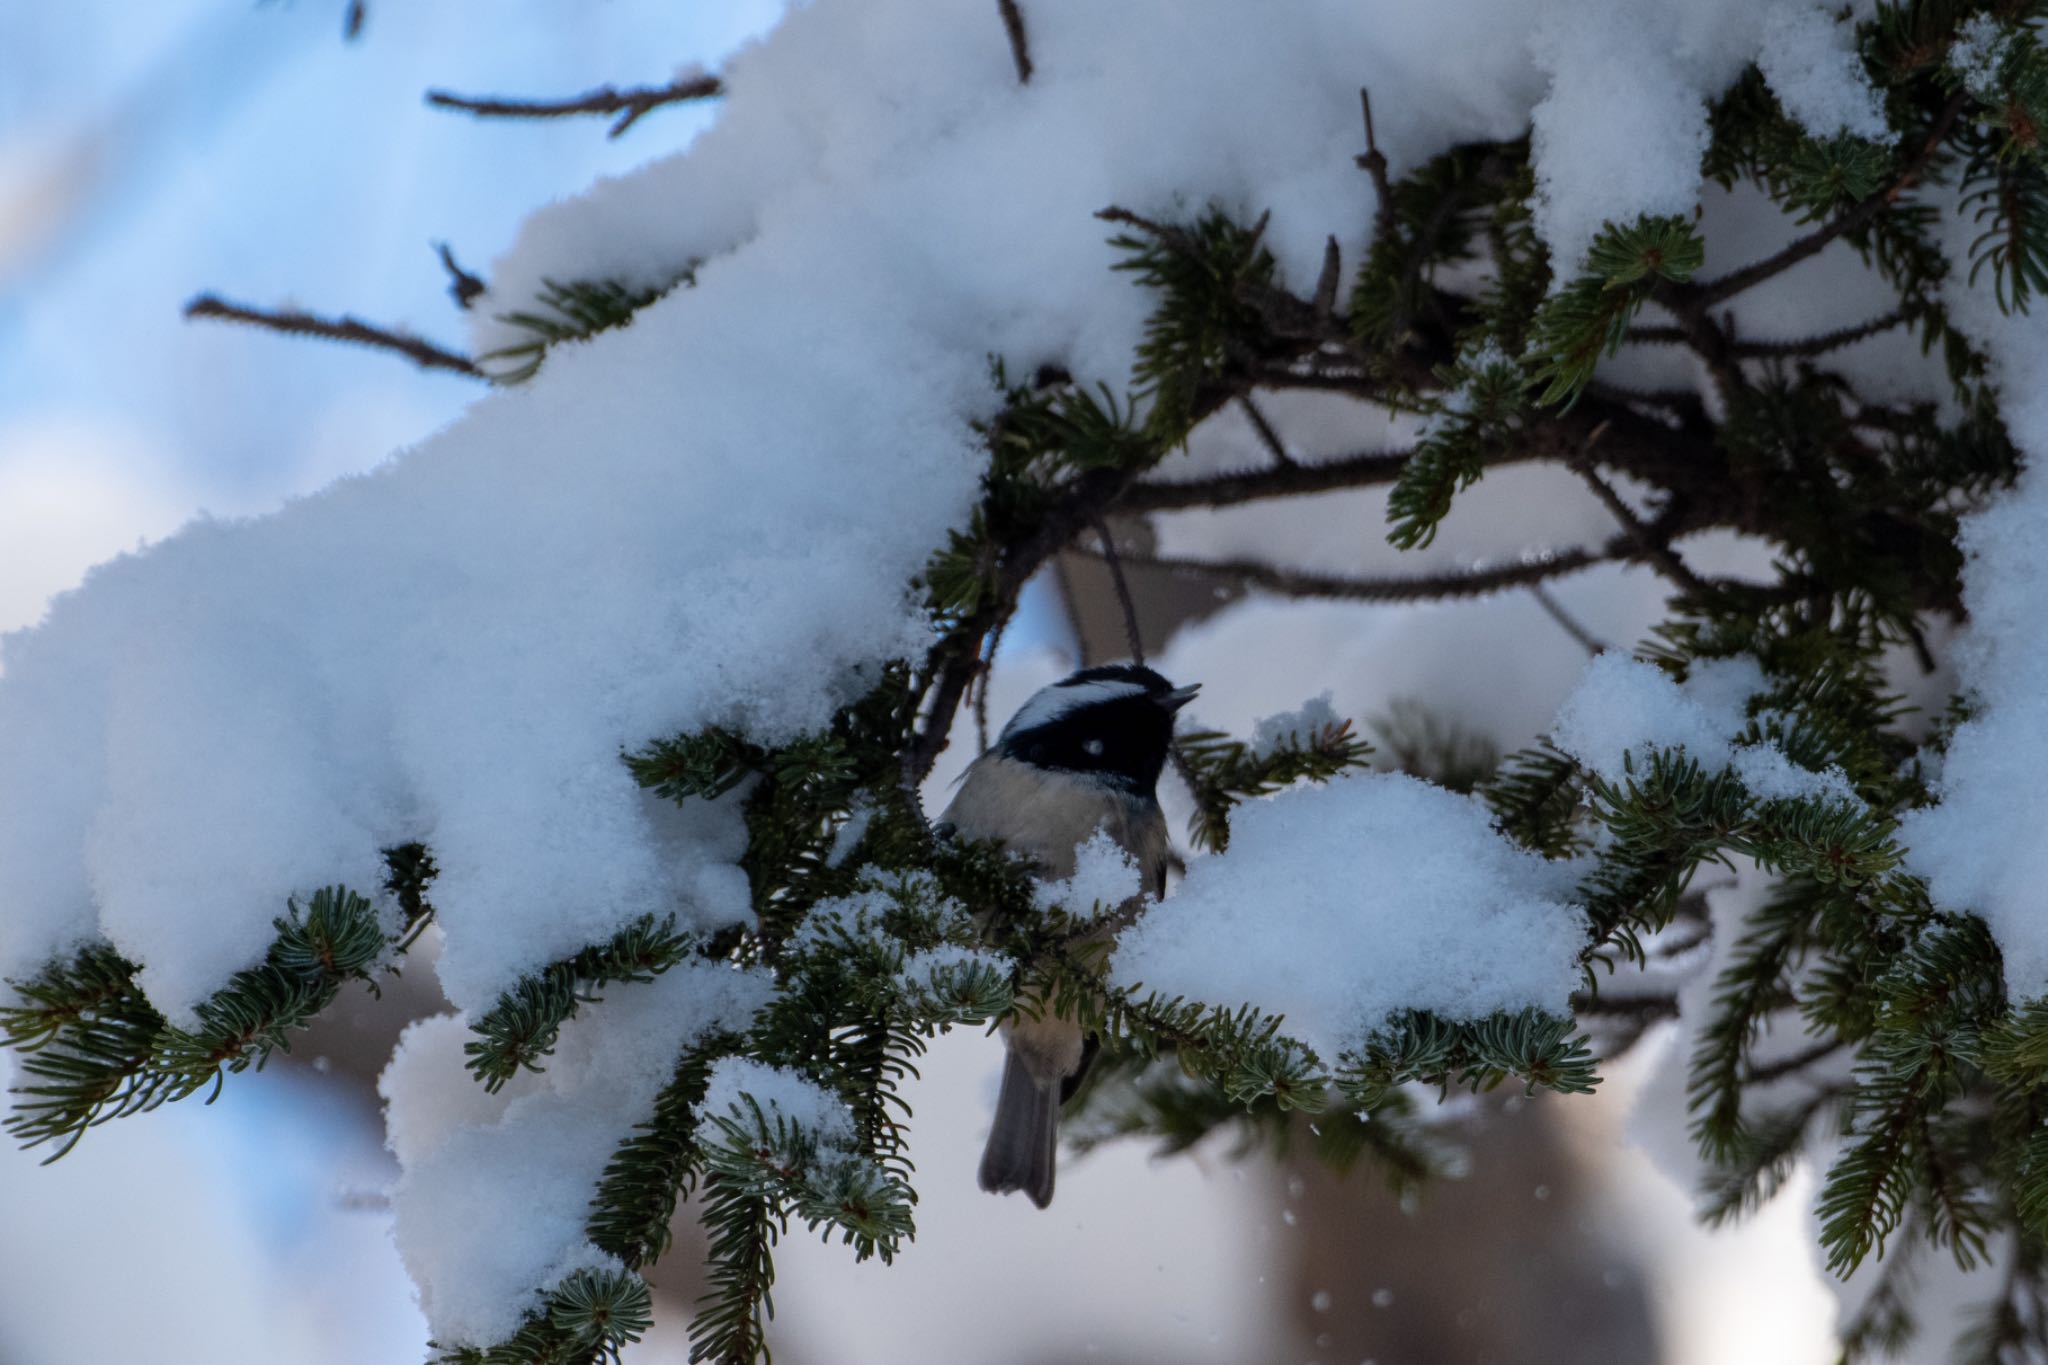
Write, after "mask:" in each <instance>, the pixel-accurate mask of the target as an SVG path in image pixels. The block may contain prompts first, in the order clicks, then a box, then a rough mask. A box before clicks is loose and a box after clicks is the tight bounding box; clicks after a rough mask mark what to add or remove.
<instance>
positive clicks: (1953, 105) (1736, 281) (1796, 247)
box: [1679, 91, 1969, 309]
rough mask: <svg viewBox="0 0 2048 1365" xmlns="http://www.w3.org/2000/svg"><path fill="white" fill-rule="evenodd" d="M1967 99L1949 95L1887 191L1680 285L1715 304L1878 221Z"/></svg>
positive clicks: (1699, 300)
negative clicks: (1767, 252)
mask: <svg viewBox="0 0 2048 1365" xmlns="http://www.w3.org/2000/svg"><path fill="white" fill-rule="evenodd" d="M1968 102H1969V92H1968V91H1958V92H1957V93H1956V95H1955V96H1954V97H1953V98H1952V99H1950V100H1949V102H1948V104H1947V105H1945V106H1944V107H1943V108H1942V111H1941V113H1940V114H1939V115H1938V116H1937V117H1936V118H1935V120H1934V129H1933V131H1932V132H1930V133H1929V134H1928V135H1927V140H1926V141H1925V142H1923V143H1921V144H1920V150H1919V151H1917V152H1915V153H1914V154H1913V159H1912V160H1911V161H1908V162H1907V163H1906V166H1905V169H1903V170H1901V171H1900V172H1899V174H1898V176H1897V177H1896V178H1895V179H1894V180H1893V181H1892V183H1891V184H1890V185H1889V186H1887V187H1886V188H1885V190H1884V191H1883V192H1882V193H1880V194H1873V195H1871V196H1870V198H1868V199H1866V200H1864V201H1863V202H1862V203H1860V204H1858V205H1857V206H1856V207H1855V208H1853V209H1850V210H1849V211H1848V212H1847V213H1844V214H1841V215H1840V216H1838V217H1836V218H1835V219H1833V220H1832V221H1830V222H1828V223H1827V224H1825V225H1824V226H1822V227H1820V228H1818V229H1816V230H1814V231H1812V232H1809V233H1807V234H1806V235H1805V236H1804V237H1801V238H1799V239H1798V240H1796V241H1794V242H1792V243H1791V244H1790V245H1789V246H1787V247H1786V248H1785V249H1784V250H1782V251H1779V252H1777V253H1776V254H1774V255H1771V256H1766V257H1765V258H1764V259H1762V260H1760V261H1756V262H1753V263H1752V264H1750V265H1746V266H1744V267H1742V268H1741V269H1740V270H1736V271H1732V272H1730V273H1729V274H1726V275H1723V276H1721V277H1720V278H1719V279H1714V280H1706V281H1703V282H1701V283H1699V284H1692V285H1683V286H1679V292H1680V294H1682V295H1683V296H1684V297H1686V298H1687V299H1688V300H1689V301H1690V302H1692V303H1693V304H1695V305H1696V306H1697V307H1699V308H1701V309H1706V308H1710V307H1712V306H1713V305H1714V304H1717V303H1719V302H1721V300H1723V299H1727V298H1732V297H1734V296H1735V295H1737V294H1740V293H1741V292H1742V291H1743V290H1745V289H1748V288H1749V287H1750V286H1752V285H1756V284H1761V283H1762V282H1763V281H1765V280H1767V279H1770V278H1771V277H1772V276H1773V275H1777V274H1780V273H1782V272H1783V271H1786V270H1789V269H1791V268H1792V267H1793V266H1795V265H1797V264H1799V262H1801V261H1803V260H1805V259H1806V258H1807V257H1809V256H1812V255H1814V254H1815V253H1817V252H1818V251H1819V250H1820V249H1821V248H1822V247H1824V246H1826V245H1827V244H1828V243H1829V242H1832V241H1834V240H1835V238H1837V237H1840V236H1841V235H1842V234H1843V233H1845V232H1854V231H1856V230H1857V229H1859V228H1862V227H1866V226H1868V225H1869V224H1870V223H1872V222H1874V221H1875V220H1876V219H1877V217H1878V215H1880V214H1882V213H1884V212H1885V211H1886V210H1888V209H1890V208H1891V207H1892V205H1894V204H1896V203H1897V202H1898V201H1899V197H1900V196H1901V195H1903V194H1904V193H1905V192H1906V191H1907V190H1909V189H1911V188H1912V187H1913V186H1914V185H1915V184H1916V183H1917V182H1918V181H1919V179H1920V177H1921V176H1922V175H1924V174H1925V173H1926V171H1927V167H1928V165H1929V164H1930V163H1931V162H1932V161H1933V160H1934V155H1935V153H1936V152H1938V151H1939V150H1940V149H1941V144H1942V140H1943V139H1944V138H1946V137H1947V136H1948V130H1949V129H1950V128H1951V127H1953V126H1954V124H1955V121H1956V118H1957V116H1959V115H1960V114H1961V113H1962V112H1963V106H1964V105H1965V104H1967V103H1968Z"/></svg>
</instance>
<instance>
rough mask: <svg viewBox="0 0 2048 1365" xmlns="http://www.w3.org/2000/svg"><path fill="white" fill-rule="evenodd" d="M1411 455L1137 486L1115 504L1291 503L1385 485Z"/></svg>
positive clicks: (1372, 455) (1132, 507)
mask: <svg viewBox="0 0 2048 1365" xmlns="http://www.w3.org/2000/svg"><path fill="white" fill-rule="evenodd" d="M1408 456H1409V452H1408V451H1405V450H1395V451H1387V452H1384V453H1382V452H1379V451H1372V452H1367V453H1362V454H1358V455H1346V456H1344V457H1343V458H1341V459H1336V460H1322V461H1318V462H1317V463H1315V464H1287V465H1280V466H1273V467H1268V468H1265V469H1254V470H1247V471H1245V472H1243V473H1238V474H1216V475H1212V476H1210V477H1209V478H1205V479H1187V480H1184V481H1180V482H1176V483H1163V482H1162V483H1149V482H1148V483H1137V484H1133V485H1131V487H1130V489H1129V491H1127V492H1126V493H1125V494H1124V495H1123V496H1122V497H1121V498H1118V499H1117V504H1116V510H1117V511H1119V512H1168V511H1173V510H1175V509H1177V508H1182V507H1229V506H1233V505H1235V504H1237V503H1240V502H1251V501H1254V500H1256V499H1259V498H1293V497H1302V496H1305V495H1307V494H1310V493H1325V492H1328V491H1329V490H1331V489H1333V488H1367V487H1371V486H1374V485H1377V484H1388V483H1392V482H1394V481H1395V480H1396V479H1398V478H1400V477H1401V471H1402V470H1403V469H1405V468H1407V467H1408Z"/></svg>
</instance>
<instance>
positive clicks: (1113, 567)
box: [1094, 517, 1145, 667]
mask: <svg viewBox="0 0 2048 1365" xmlns="http://www.w3.org/2000/svg"><path fill="white" fill-rule="evenodd" d="M1094 526H1095V538H1096V540H1098V541H1100V542H1101V544H1102V551H1101V558H1102V561H1103V563H1105V564H1107V565H1109V580H1110V582H1112V583H1114V584H1115V585H1116V600H1117V604H1118V605H1119V606H1121V607H1122V608H1123V613H1124V643H1125V644H1127V645H1129V646H1130V650H1131V662H1132V663H1134V664H1137V665H1139V666H1140V667H1143V666H1144V663H1145V635H1144V632H1143V631H1141V630H1139V629H1138V609H1137V607H1136V606H1135V605H1133V604H1132V602H1131V585H1130V584H1129V583H1127V582H1125V581H1124V565H1123V560H1122V559H1121V558H1119V557H1118V555H1117V552H1116V542H1115V541H1114V540H1112V539H1111V538H1110V535H1109V527H1108V526H1107V525H1105V524H1104V523H1103V520H1102V518H1101V517H1097V518H1096V519H1095V522H1094Z"/></svg>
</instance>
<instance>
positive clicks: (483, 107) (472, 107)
mask: <svg viewBox="0 0 2048 1365" xmlns="http://www.w3.org/2000/svg"><path fill="white" fill-rule="evenodd" d="M724 93H725V82H723V81H721V80H720V79H719V78H718V77H716V76H686V77H684V78H683V79H681V80H677V81H673V82H671V83H670V84H668V85H650V86H640V87H637V88H635V89H631V90H619V89H615V88H614V87H612V86H609V85H605V86H599V87H598V88H597V89H595V90H590V91H586V92H585V93H583V94H581V95H577V96H575V97H573V98H571V99H565V100H524V99H504V98H501V97H498V96H493V95H457V94H453V93H451V92H449V91H446V90H429V91H428V92H427V103H428V104H431V105H433V106H435V107H436V108H438V109H459V110H461V111H462V112H463V113H466V114H475V115H477V116H478V117H481V118H566V117H569V116H572V115H576V114H618V115H620V118H619V121H618V122H616V123H614V124H613V125H612V127H611V132H610V133H609V134H608V135H607V136H610V137H617V136H619V135H620V134H621V133H623V132H625V131H626V130H627V129H628V128H630V127H632V126H633V125H634V124H635V123H638V122H639V121H640V119H641V117H642V116H644V115H646V114H648V113H651V112H652V111H654V110H656V109H659V108H661V107H662V106H663V105H667V104H685V103H688V102H690V101H692V100H708V99H716V98H717V97H718V96H720V95H723V94H724Z"/></svg>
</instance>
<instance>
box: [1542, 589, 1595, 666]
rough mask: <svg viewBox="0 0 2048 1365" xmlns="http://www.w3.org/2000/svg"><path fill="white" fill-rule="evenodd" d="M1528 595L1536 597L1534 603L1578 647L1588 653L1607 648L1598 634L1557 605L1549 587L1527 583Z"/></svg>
mask: <svg viewBox="0 0 2048 1365" xmlns="http://www.w3.org/2000/svg"><path fill="white" fill-rule="evenodd" d="M1529 595H1530V596H1531V597H1533V598H1535V599H1536V605H1537V606H1539V607H1541V608H1543V611H1544V613H1545V614H1546V615H1547V616H1549V617H1550V619H1551V620H1553V621H1555V622H1557V624H1558V626H1559V628H1560V629H1562V630H1563V631H1564V633H1565V634H1567V635H1569V636H1571V637H1572V639H1573V640H1574V641H1575V642H1576V643H1577V644H1578V646H1579V648H1580V649H1583V650H1585V651H1586V653H1588V654H1599V653H1601V652H1602V651H1604V650H1605V649H1606V648H1607V645H1606V643H1605V642H1604V641H1603V640H1601V639H1600V637H1599V636H1597V635H1595V634H1593V633H1592V632H1591V631H1589V630H1587V629H1586V628H1585V627H1584V626H1582V625H1580V624H1579V623H1578V622H1577V621H1576V620H1574V619H1573V618H1572V615H1571V613H1570V612H1568V611H1566V610H1565V609H1564V608H1563V607H1562V606H1560V605H1558V601H1557V599H1556V598H1555V597H1553V596H1552V595H1551V593H1550V589H1548V588H1546V587H1544V586H1543V585H1542V584H1541V583H1531V584H1530V585H1529Z"/></svg>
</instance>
